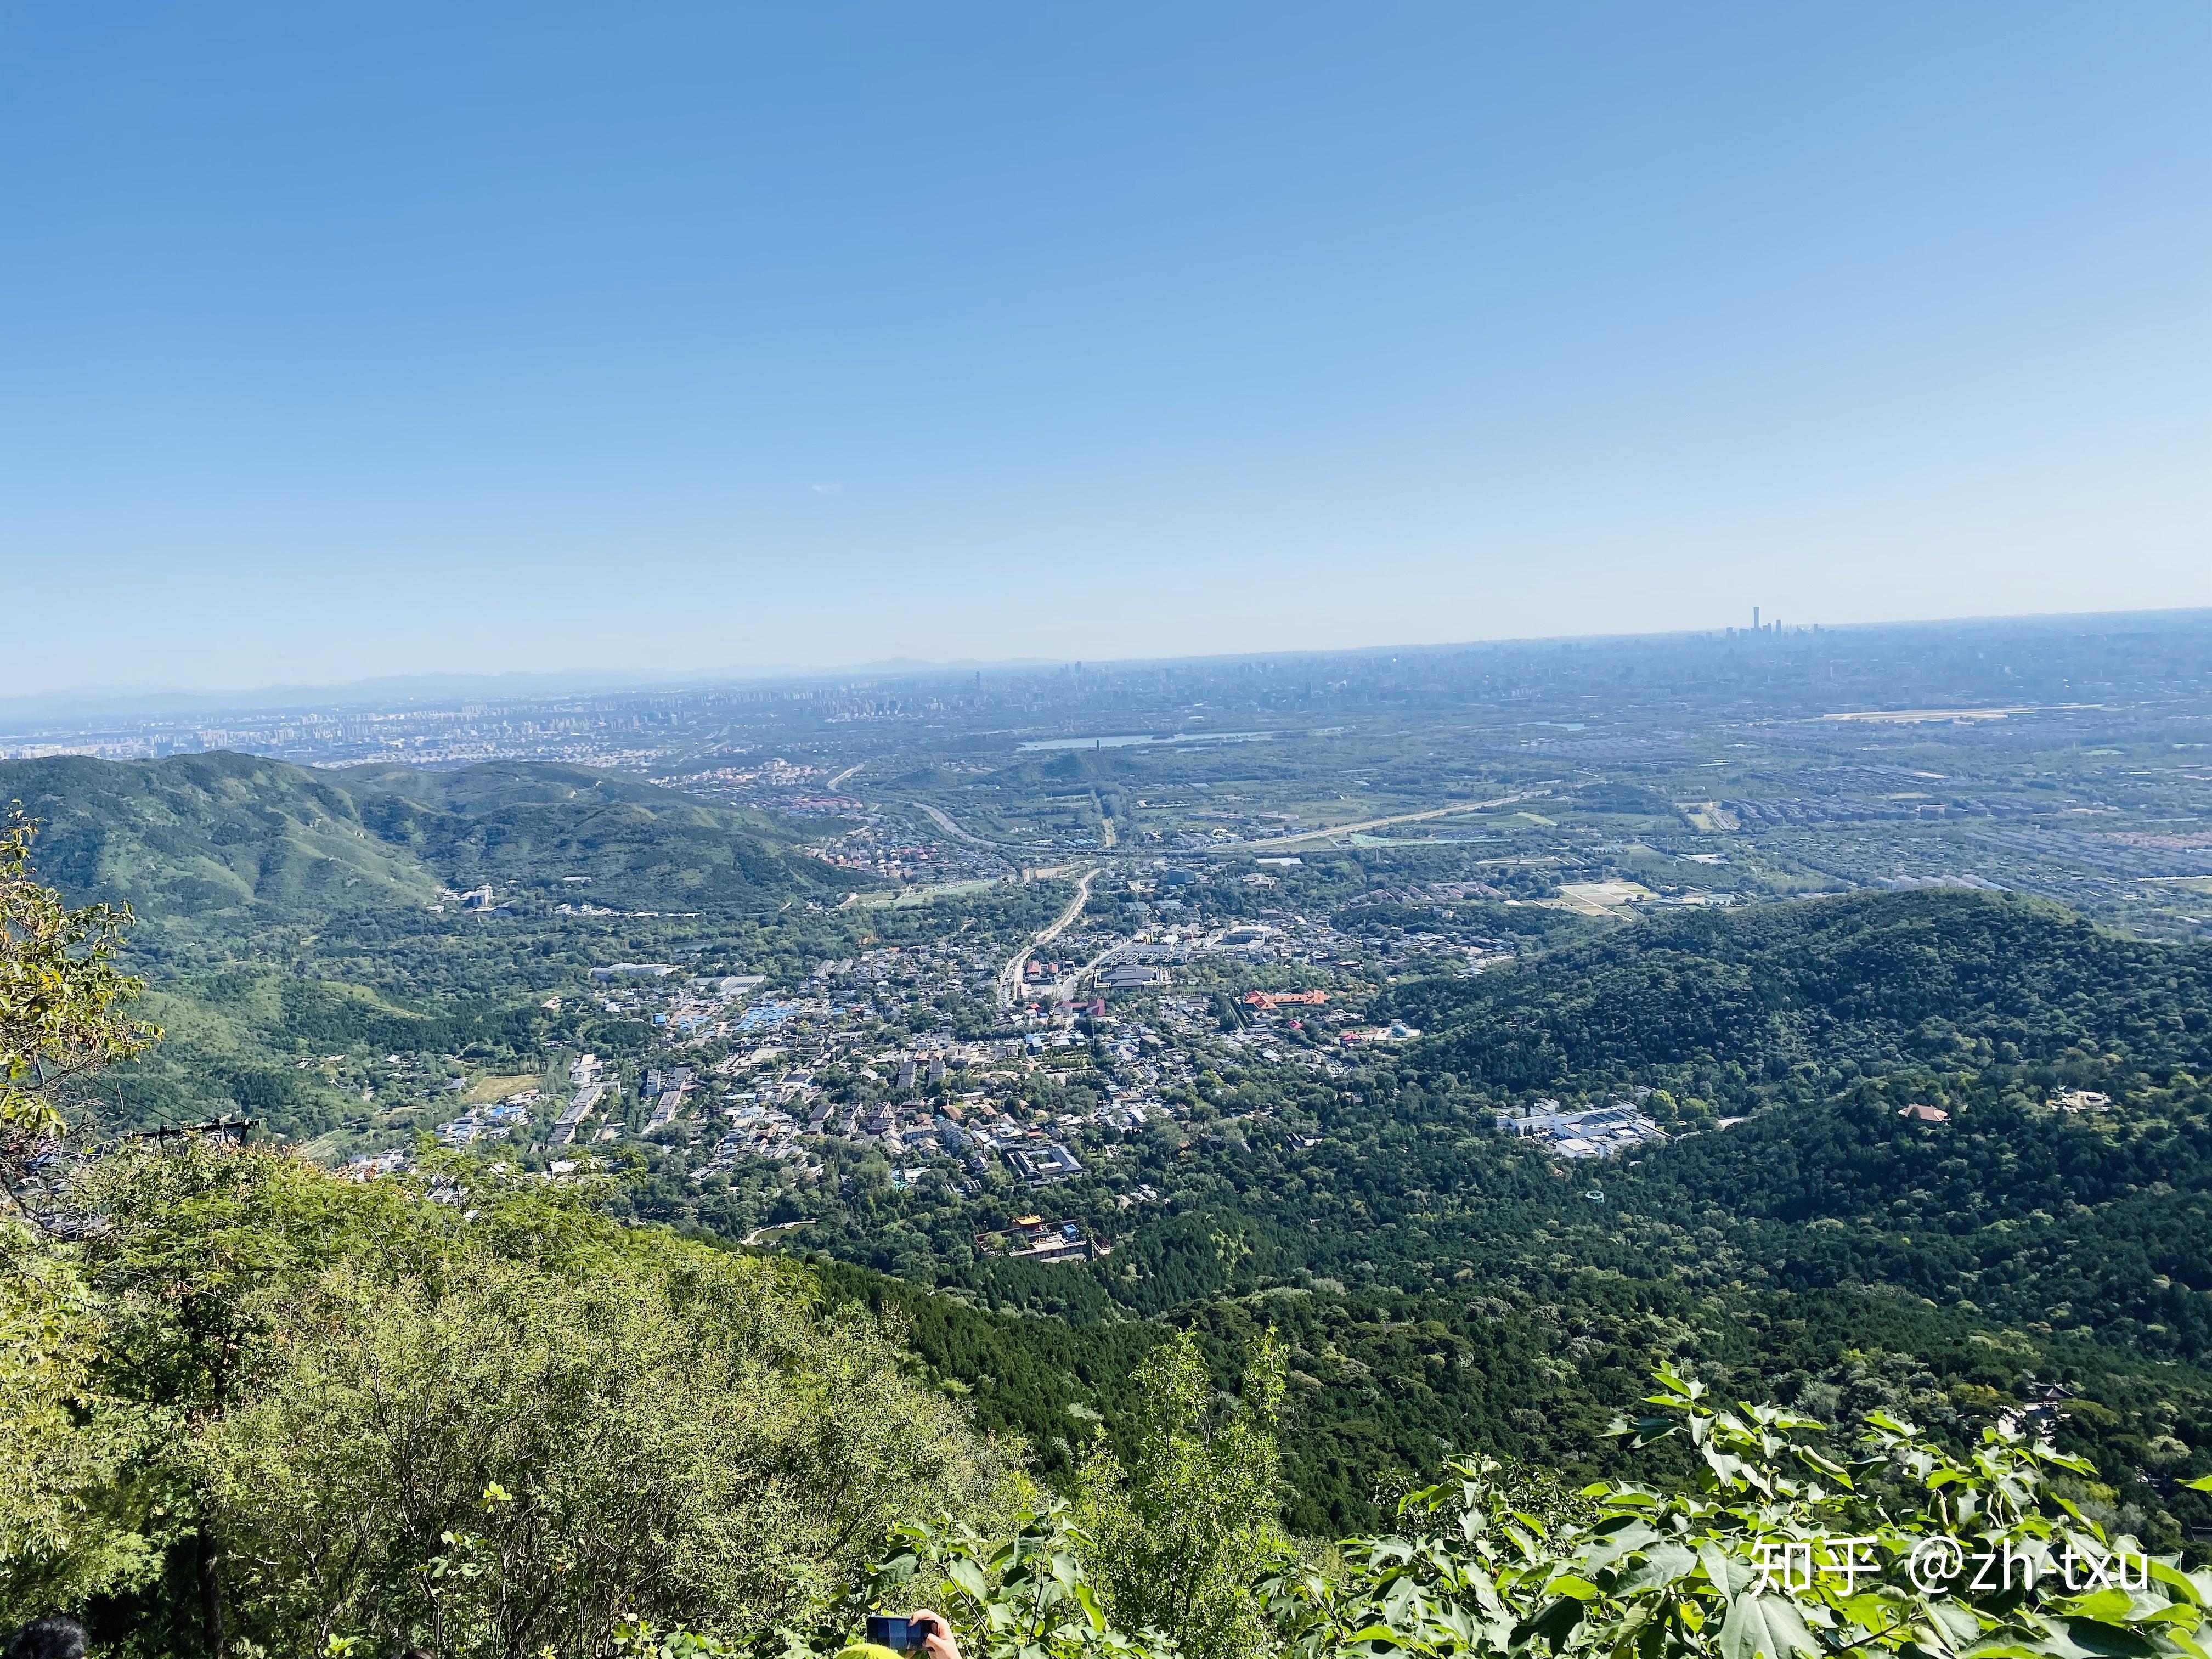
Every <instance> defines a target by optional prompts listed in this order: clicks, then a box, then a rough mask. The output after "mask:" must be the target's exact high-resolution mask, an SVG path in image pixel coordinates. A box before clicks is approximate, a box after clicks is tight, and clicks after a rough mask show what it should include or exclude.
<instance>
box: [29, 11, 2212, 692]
mask: <svg viewBox="0 0 2212 1659" xmlns="http://www.w3.org/2000/svg"><path fill="white" fill-rule="evenodd" d="M8 39H9V52H8V54H7V59H6V62H5V64H4V65H0V76H4V77H5V84H6V86H7V89H8V95H7V96H6V97H5V98H4V99H0V142H4V143H6V144H7V146H8V149H9V154H10V155H11V156H13V157H15V161H16V165H15V166H14V167H11V168H10V169H9V170H8V172H7V173H6V175H5V176H4V177H0V319H4V320H0V346H4V350H5V361H6V362H7V364H8V372H7V374H5V375H4V376H0V580H4V581H5V584H6V586H5V587H4V588H3V589H0V592H5V594H6V597H7V602H8V605H9V611H10V620H11V622H12V623H14V626H13V627H11V629H10V630H9V648H8V662H9V669H10V672H9V675H8V676H7V677H6V678H5V681H4V683H0V700H6V699H8V698H10V697H15V698H21V697H28V696H47V695H55V694H63V693H69V692H75V691H80V690H91V689H94V688H109V689H111V690H112V689H113V688H118V687H127V686H138V687H145V688H158V689H161V690H191V691H221V692H230V691H243V690H253V689H256V688H260V687H267V686H273V685H301V686H334V685H343V684H349V683H353V682H357V681H362V680H366V679H371V678H382V677H388V676H416V675H433V674H438V675H442V674H460V673H468V672H483V673H492V674H497V673H507V672H526V673H527V672H544V671H552V672H557V673H562V674H573V675H580V676H600V677H605V678H607V679H609V680H610V681H611V680H615V679H619V678H622V677H623V676H638V675H645V674H652V673H675V674H680V675H684V676H686V677H694V678H710V677H714V676H719V675H726V674H730V673H733V672H744V673H756V674H759V673H774V672H790V671H811V670H817V669H829V670H835V669H836V668H837V667H838V666H839V665H860V664H866V663H870V662H878V661H882V660H884V659H915V660H921V661H931V660H938V661H943V660H946V659H955V660H959V659H966V660H973V661H981V662H990V661H997V660H1003V659H1052V660H1067V659H1087V660H1116V659H1166V658H1176V657H1184V656H1194V655H1217V654H1237V653H1258V652H1271V651H1279V652H1291V651H1315V650H1349V649H1360V648H1383V647H1389V646H1390V645H1392V644H1394V643H1395V644H1400V645H1407V644H1421V643H1443V642H1446V641H1455V642H1456V641H1484V640H1496V639H1526V638H1543V637H1571V636H1586V635H1617V634H1626V633H1667V632H1674V631H1681V630H1692V629H1713V628H1720V627H1725V626H1735V627H1742V626H1746V625H1747V623H1748V622H1749V620H1750V614H1751V610H1752V607H1753V605H1757V606H1759V607H1760V609H1761V611H1763V613H1764V616H1765V618H1766V619H1767V620H1770V621H1771V620H1775V619H1780V620H1782V621H1783V622H1784V623H1787V624H1790V625H1793V626H1794V625H1796V624H1798V623H1820V624H1823V625H1835V626H1843V625H1852V624H1863V623H1884V622H1906V621H1934V620H1942V619H1948V618H1952V617H1975V616H1993V615H2015V614H2046V615H2058V614H2071V613H2080V612H2104V611H2138V610H2145V611H2148V610H2163V609H2169V608H2190V607H2197V606H2204V605H2212V466H2208V465H2206V458H2207V456H2208V454H2212V310H2208V307H2206V306H2205V304H2204V295H2205V292H2206V283H2207V278H2208V276H2212V215H2208V214H2207V213H2206V211H2205V210H2204V206H2203V204H2204V203H2205V202H2206V201H2207V200H2208V199H2212V116H2209V115H2208V113H2207V110H2206V106H2205V103H2204V100H2203V96H2202V88H2203V75H2204V70H2205V69H2206V67H2207V66H2208V64H2212V12H2208V11H2207V10H2206V9H2203V8H2202V7H2199V6H2191V5H2187V4H2183V3H2158V0H2154V3H2147V4H2144V5H2142V6H2136V7H2130V8H2127V9H2119V10H2115V9H2097V10H2093V9H2083V8H2079V7H2071V6H2067V5H2062V4H2055V3H2053V4H2036V3H2029V4H2006V5H1998V4H1995V3H1950V4H1939V5H1936V6H1932V7H1923V8H1903V7H1896V8H1874V9H1843V10H1829V11H1820V10H1818V9H1777V8H1772V7H1762V6H1755V5H1751V4H1748V3H1706V4H1698V5H1692V6H1686V7H1680V8H1671V9H1658V10H1655V9H1650V8H1639V7H1634V6H1630V5H1627V4H1625V3H1583V4H1566V5H1562V6H1557V7H1547V8H1541V9H1534V8H1518V9H1515V8H1489V9H1485V8H1467V7H1458V6H1449V5H1445V4H1442V3H1414V4H1412V5H1409V6H1406V7H1402V8H1397V9H1390V10H1389V11H1386V12H1372V11H1370V12H1365V13H1360V14H1352V13H1349V12H1346V11H1344V10H1342V9H1335V8H1326V7H1320V6H1314V5H1299V4H1293V5H1289V6H1282V5H1270V6H1264V7H1263V6H1260V5H1258V4H1255V3H1253V4H1245V3H1237V4H1221V5H1216V6H1210V7H1205V8H1196V9H1193V8H1171V7H1166V6H1162V5H1158V4H1138V5H1134V6H1129V7H1121V8H1115V9H1110V10H1106V11H1094V12H1089V13H1085V12H1073V11H1061V12H1049V13H1040V12H1036V11H1035V10H1033V9H1024V8H1020V7H1016V6H1012V5H1006V4H976V5H969V6H964V7H958V8H946V9H931V10H929V11H927V12H917V11H915V10H913V9H904V8H897V7H892V6H889V5H885V4H880V3H857V4H851V5H845V6H842V7H836V8H817V9H801V10H797V11H786V12H776V11H773V10H767V11H763V10H752V11H744V10H738V11H732V10H730V9H723V8H713V7H708V6H704V5H699V4H692V3H679V4H675V5H671V6H668V7H664V8H658V9H652V10H650V11H649V12H644V13H637V12H625V13H623V14H620V15H617V14H611V13H609V12H606V11H605V10H604V9H598V8H590V9H587V8H583V7H580V6H574V5H563V4H557V3H556V4H553V5H549V6H544V7H537V8H532V9H528V10H527V11H526V12H525V11H521V10H515V11H513V12H500V11H496V10H481V9H475V10H469V11H465V12H461V13H455V12H453V11H452V10H450V9H443V8H441V9H433V8H430V7H428V6H426V5H422V4H419V3H406V0H403V3H399V4H397V5H395V6H392V7H388V8H380V9H377V10H376V11H375V12H374V13H373V14H372V13H354V14H342V13H307V12H301V11H298V10H297V9H283V8H278V7H275V6H270V5H266V4H245V3H219V4H217V5H216V6H215V7H212V8H207V9H195V10H194V11H193V12H192V13H191V15H185V14H182V13H179V14H176V15H161V14H157V13H148V14H145V15H137V16H134V17H133V18H131V20H130V22H129V25H128V27H118V25H116V24H115V23H114V22H113V21H112V20H105V19H103V18H102V17H101V16H100V15H98V14H94V13H86V12H82V11H71V10H69V9H50V10H48V11H46V12H43V13H27V14H22V15H17V16H15V17H14V18H13V19H12V20H11V21H10V23H9V36H8Z"/></svg>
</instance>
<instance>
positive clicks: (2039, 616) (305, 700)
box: [0, 606, 2212, 720]
mask: <svg viewBox="0 0 2212 1659" xmlns="http://www.w3.org/2000/svg"><path fill="white" fill-rule="evenodd" d="M1760 616H1761V619H1762V621H1763V623H1765V624H1767V625H1770V626H1771V625H1773V624H1777V623H1779V624H1780V625H1781V626H1782V627H1784V628H1786V629H1789V630H1790V633H1792V634H1793V635H1794V634H1796V633H1797V632H1798V631H1799V630H1800V629H1820V630H1821V631H1823V632H1833V633H1838V634H1849V633H1863V632H1872V631H1878V630H1881V629H1915V628H1980V627H1987V628H2007V627H2029V628H2032V627H2034V626H2037V625H2051V626H2054V627H2063V626H2067V625H2076V624H2078V625H2081V626H2085V627H2089V628H2096V627H2099V626H2103V625H2110V624H2116V623H2141V624H2155V623H2174V624H2179V623H2185V621H2186V620H2187V619H2190V618H2192V617H2206V618H2212V607H2206V606H2172V607H2167V608H2165V609H2160V610H2142V611H2027V612H2019V613H2012V614H2004V613H1992V614H1987V615H1981V616H1966V617H1894V618H1887V619H1883V620H1880V621H1874V622H1865V623H1822V622H1819V621H1817V620H1815V619H1805V620H1803V621H1802V622H1801V621H1800V620H1798V619H1795V618H1790V617H1772V616H1768V615H1766V614H1765V612H1764V611H1763V610H1762V611H1761V612H1760ZM1748 623H1749V618H1746V620H1745V622H1744V623H1722V624H1719V625H1717V626H1714V627H1711V628H1690V629H1668V630H1664V631H1662V630H1656V629H1639V630H1632V631H1627V632H1622V633H1608V634H1548V635H1497V636H1492V637H1477V638H1470V639H1459V640H1391V641H1380V642H1375V643H1366V644H1358V645H1347V646H1340V647H1313V648H1310V649H1280V650H1279V649H1272V648H1270V647H1266V646H1255V647H1249V648H1248V649H1244V650H1237V651H1218V652H1193V653H1182V654H1179V655H1173V656H1169V655H1152V656H1131V657H1093V658H1069V657H1002V658H995V659H983V658H969V659H938V660H933V659H926V658H911V657H908V658H891V659H881V660H878V661H874V662H848V663H797V664H780V665H757V666H748V665H723V666H719V667H700V668H687V669H665V670H651V669H642V668H635V667H630V668H623V667H611V668H606V669H592V668H548V669H513V670H507V671H501V672H498V673H471V672H467V671H451V670H448V671H436V670H433V671H426V672H421V673H411V674H372V675H367V676H364V677H362V678H358V679H351V680H326V681H322V682H313V681H271V682H267V683H264V684H258V685H253V684H229V685H220V684H217V685H207V686H189V685H151V684H149V685H137V686H131V685H117V684H107V685H97V684H94V685H87V686H82V687H74V688H67V687H65V688H57V689H55V690H51V691H44V692H39V693H35V694H31V695H26V696H0V719H39V718H58V717H62V716H69V717H73V718H78V719H87V720H89V719H98V718H104V717H107V716H111V715H112V716H117V717H128V716H133V715H138V716H149V717H150V716H153V715H156V714H160V713H161V712H162V711H163V710H164V708H167V709H170V710H174V711H179V712H181V711H187V710H194V709H197V710H199V711H201V712H210V711H217V710H222V709H226V708H229V709H244V708H264V709H270V708H288V707H293V706H295V704H293V703H289V702H284V701H283V700H284V699H286V698H296V699H298V700H299V702H298V704H297V705H296V706H301V707H306V706H308V705H311V704H313V702H319V701H331V700H341V699H350V700H353V701H356V702H360V703H362V705H363V706H367V704H368V703H369V702H374V700H375V698H376V697H377V696H382V697H385V698H397V699H402V700H404V699H406V698H409V697H411V696H427V697H438V696H484V697H488V698H489V699H491V700H493V701H498V700H500V699H501V698H503V697H513V698H517V699H526V698H528V697H530V696H540V695H542V696H583V695H599V694H611V695H617V694H621V693H624V692H631V691H648V690H656V689H659V688H663V687H666V688H696V687H711V686H715V685H722V684H778V683H783V682H793V683H803V682H808V681H815V680H835V679H836V678H841V677H846V676H884V677H896V676H901V675H910V676H913V677H915V678H931V677H933V676H944V675H951V674H969V673H975V672H983V673H1008V674H1011V673H1018V672H1021V671H1036V670H1039V669H1052V668H1059V667H1061V666H1064V665H1070V664H1076V663H1079V664H1082V665H1085V666H1087V667H1091V668H1097V669H1102V670H1103V669H1113V668H1126V667H1131V666H1138V665H1152V664H1183V663H1205V662H1236V661H1246V660H1257V659H1296V658H1301V657H1367V656H1379V655H1382V654H1383V653H1391V652H1406V653H1446V652H1452V651H1465V650H1475V649H1480V648H1482V647H1501V648H1504V647H1515V646H1524V647H1537V646H1547V645H1557V646H1570V645H1574V646H1582V645H1589V646H1601V645H1606V644H1632V643H1634V642H1637V641H1653V642H1661V641H1670V640H1672V641H1687V640H1694V639H1701V638H1717V637H1725V636H1726V635H1728V634H1729V633H1732V632H1733V633H1744V632H1747V631H1748ZM226 700H231V701H226Z"/></svg>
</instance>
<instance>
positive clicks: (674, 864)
mask: <svg viewBox="0 0 2212 1659" xmlns="http://www.w3.org/2000/svg"><path fill="white" fill-rule="evenodd" d="M0 800H15V801H20V802H21V804H22V805H23V808H24V810H25V811H27V812H29V813H30V814H31V815H32V816H33V817H37V818H40V819H42V820H44V821H45V823H46V829H45V830H44V832H43V833H42V835H41V836H40V842H39V846H38V857H39V861H40V872H41V874H42V875H43V877H44V878H46V879H47V880H50V881H52V882H53V883H55V884H57V885H58V886H59V887H60V888H61V889H62V890H63V891H64V892H65V893H67V894H69V895H70V896H71V898H72V899H74V900H76V901H78V902H83V901H86V900H90V899H106V900H110V901H117V902H129V903H130V904H131V906H132V907H133V908H134V909H135V910H137V913H138V915H139V919H140V923H141V927H140V930H139V932H138V933H137V935H136V938H137V941H138V943H139V945H140V946H141V948H142V949H144V950H146V951H149V952H151V953H154V954H155V955H157V956H158V955H160V954H161V952H162V951H163V949H164V947H165V946H167V945H172V944H173V943H175V942H177V941H179V940H183V939H191V940H194V941H197V942H198V943H201V944H203V945H205V944H209V943H211V942H214V941H219V940H222V939H237V940H243V939H245V938H246V935H247V934H249V933H252V932H254V931H255V930H258V929H262V928H265V927H270V926H272V925H277V924H293V923H304V924H311V925H312V924H315V923H319V922H324V921H329V920H331V919H332V918H335V917H339V916H343V915H348V914H359V913H362V912H369V911H374V910H377V909H380V908H385V909H388V908H393V907H413V908H422V907H427V906H429V905H433V904H435V903H436V902H438V895H439V891H440V890H441V888H445V887H449V886H462V887H469V886H476V885H479V884H484V883H493V884H500V885H504V884H509V883H513V884H518V885H520V886H523V887H526V888H530V889H533V890H536V891H537V892H538V893H539V894H540V895H541V896H544V895H550V893H552V892H554V891H556V890H564V889H563V887H562V878H564V877H569V876H584V877H586V878H589V883H590V888H589V896H590V897H591V898H592V900H593V901H594V902H597V903H599V904H602V905H606V904H616V905H625V906H629V905H635V906H653V907H662V906H676V905H684V906H692V907H696V906H697V905H699V904H702V903H714V904H719V905H725V906H727V905H744V904H750V905H756V906H760V907H773V906H775V905H778V904H781V903H784V902H789V901H791V900H793V899H794V898H800V897H806V896H841V895H842V894H843V893H845V892H848V891H850V890H854V889H855V888H857V887H861V886H865V885H867V884H868V882H867V880H866V878H863V877H860V876H856V875H854V873H853V872H849V871H846V870H842V869H838V868H836V867H834V866H829V865H826V864H823V863H822V862H820V861H819V860H813V859H809V858H806V857H805V856H803V855H802V854H799V852H798V851H797V850H796V848H797V846H798V838H797V837H796V836H794V835H793V833H792V832H791V831H790V830H788V829H784V828H781V826H778V825H775V823H773V822H772V821H771V820H769V819H768V818H766V817H763V816H762V815H760V814H757V813H740V812H735V811H728V810H726V809H723V808H719V807H713V806H708V805H703V804H702V803H700V802H698V801H696V800H693V799H690V797H688V796H684V795H681V794H678V793H675V792H674V791H672V790H666V789H662V788H659V787H655V786H653V785H651V784H648V783H645V782H643V781H639V780H635V779H631V778H626V777H623V776H620V775H615V774H611V773H605V772H599V771H594V770H592V769H586V768H583V767H571V766H556V765H539V764H536V763H489V764H486V765H483V766H477V767H465V768H462V769H459V770H456V771H453V772H428V771H420V770H416V769H410V768H405V767H398V766H389V765H378V766H367V767H356V768H352V769H347V770H344V771H339V772H328V773H324V772H313V771H309V770H307V769H304V768H301V767H296V766H292V765H289V764H287V763H283V762H282V761H272V760H266V759H262V758H259V757H252V756H246V755H233V754H227V753H216V754H210V755H191V756H175V757H170V758H168V759H166V760H160V761H150V762H137V761H124V762H114V761H99V760H91V759H86V758H82V757H56V758H52V759H46V760H35V761H13V762H6V763H0ZM564 891H565V892H566V894H567V896H571V897H580V896H584V895H583V893H581V892H580V891H579V890H576V889H574V888H568V889H565V890H564Z"/></svg>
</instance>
